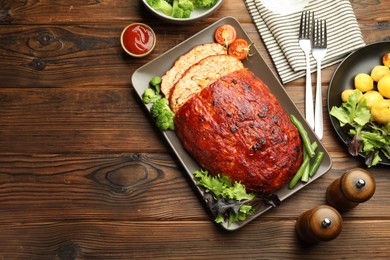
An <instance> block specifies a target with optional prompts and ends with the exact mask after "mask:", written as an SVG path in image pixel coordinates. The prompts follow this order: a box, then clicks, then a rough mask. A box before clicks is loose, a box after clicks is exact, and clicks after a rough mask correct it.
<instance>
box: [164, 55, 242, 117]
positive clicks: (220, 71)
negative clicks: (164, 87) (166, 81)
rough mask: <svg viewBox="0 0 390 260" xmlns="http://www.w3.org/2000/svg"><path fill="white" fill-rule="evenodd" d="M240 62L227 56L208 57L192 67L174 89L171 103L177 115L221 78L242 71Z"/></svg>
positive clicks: (170, 99)
mask: <svg viewBox="0 0 390 260" xmlns="http://www.w3.org/2000/svg"><path fill="white" fill-rule="evenodd" d="M243 67H244V65H243V64H242V62H241V61H240V60H238V59H237V58H234V57H233V56H230V55H227V54H219V55H212V56H208V57H206V58H204V59H202V60H201V61H199V62H198V63H196V64H195V65H192V66H191V67H190V68H189V69H188V70H187V71H186V72H185V73H184V74H183V76H182V77H181V78H180V79H179V80H178V81H177V82H176V84H175V86H174V87H173V88H172V91H171V95H170V98H169V101H170V102H169V103H170V106H171V109H172V111H173V112H174V113H176V112H177V111H178V110H179V108H180V107H181V106H182V105H183V104H184V103H185V102H186V101H187V100H188V99H190V98H191V97H192V96H194V95H195V94H197V93H198V92H200V91H201V90H202V89H204V88H205V87H206V86H208V85H209V84H210V83H212V82H213V81H215V80H217V79H219V78H220V77H222V76H224V75H227V74H229V73H231V72H233V71H235V70H239V69H242V68H243Z"/></svg>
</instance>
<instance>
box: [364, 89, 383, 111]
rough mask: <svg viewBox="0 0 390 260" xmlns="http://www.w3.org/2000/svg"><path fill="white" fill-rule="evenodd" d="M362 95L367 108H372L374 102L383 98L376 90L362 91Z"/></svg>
mask: <svg viewBox="0 0 390 260" xmlns="http://www.w3.org/2000/svg"><path fill="white" fill-rule="evenodd" d="M363 97H364V99H365V100H366V105H367V106H368V107H369V108H372V107H373V106H374V104H376V103H377V102H379V101H381V100H383V96H382V95H381V94H380V93H379V92H378V91H376V90H370V91H367V92H366V93H364V95H363Z"/></svg>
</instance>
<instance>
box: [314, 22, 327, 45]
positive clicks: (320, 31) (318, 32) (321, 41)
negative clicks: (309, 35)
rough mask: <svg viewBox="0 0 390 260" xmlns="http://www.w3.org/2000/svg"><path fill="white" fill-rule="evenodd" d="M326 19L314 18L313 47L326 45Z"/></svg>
mask: <svg viewBox="0 0 390 260" xmlns="http://www.w3.org/2000/svg"><path fill="white" fill-rule="evenodd" d="M326 34H327V32H326V20H316V21H315V25H314V28H313V47H321V48H326V47H327V35H326Z"/></svg>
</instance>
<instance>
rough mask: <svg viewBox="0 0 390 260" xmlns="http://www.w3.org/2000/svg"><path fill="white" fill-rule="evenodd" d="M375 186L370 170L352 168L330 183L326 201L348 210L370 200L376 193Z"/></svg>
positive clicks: (342, 209) (337, 207) (333, 205)
mask: <svg viewBox="0 0 390 260" xmlns="http://www.w3.org/2000/svg"><path fill="white" fill-rule="evenodd" d="M375 187H376V185H375V180H374V178H373V177H372V175H371V174H370V173H369V172H368V171H366V170H364V169H361V168H355V169H351V170H348V171H346V172H345V173H344V174H343V175H342V176H341V177H340V178H338V179H336V180H334V181H333V182H332V183H331V184H330V185H329V187H328V189H327V190H326V201H327V203H328V204H329V205H330V206H332V207H334V208H336V209H337V210H338V211H340V212H344V211H348V210H350V209H353V208H354V207H356V206H357V205H359V203H362V202H365V201H367V200H369V199H370V198H371V197H372V196H373V195H374V193H375Z"/></svg>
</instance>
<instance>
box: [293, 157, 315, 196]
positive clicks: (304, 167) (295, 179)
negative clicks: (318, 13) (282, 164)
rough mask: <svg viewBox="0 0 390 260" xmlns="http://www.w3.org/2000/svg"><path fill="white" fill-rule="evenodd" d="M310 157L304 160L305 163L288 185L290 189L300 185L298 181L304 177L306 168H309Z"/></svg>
mask: <svg viewBox="0 0 390 260" xmlns="http://www.w3.org/2000/svg"><path fill="white" fill-rule="evenodd" d="M309 162H310V157H309V156H306V158H304V159H303V163H302V164H301V166H300V167H299V169H298V171H297V173H296V174H295V175H294V177H293V178H292V180H291V181H290V183H289V184H288V188H289V189H292V188H294V187H295V185H296V184H297V183H298V181H299V180H300V179H301V178H302V175H303V173H304V171H305V170H306V168H307V167H308V166H309Z"/></svg>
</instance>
